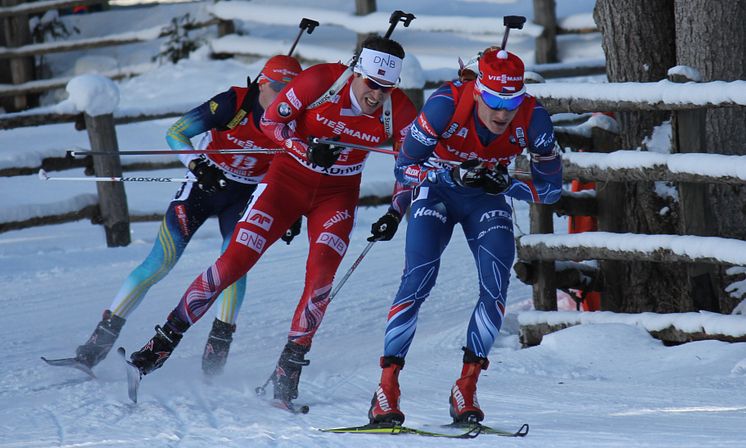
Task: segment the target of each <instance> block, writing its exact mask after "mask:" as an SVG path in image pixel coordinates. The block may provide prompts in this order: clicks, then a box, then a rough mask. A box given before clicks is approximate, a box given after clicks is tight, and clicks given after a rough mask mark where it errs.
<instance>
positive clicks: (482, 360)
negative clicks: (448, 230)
mask: <svg viewBox="0 0 746 448" xmlns="http://www.w3.org/2000/svg"><path fill="white" fill-rule="evenodd" d="M463 228H464V234H465V235H466V239H467V241H468V242H469V247H470V249H471V251H472V254H473V255H474V260H475V262H476V265H477V273H478V275H479V300H478V301H477V305H476V307H475V308H474V312H473V313H472V316H471V319H470V321H469V327H468V330H467V338H466V339H467V344H466V347H464V356H463V365H462V368H461V375H460V377H459V378H458V380H457V381H456V383H455V384H454V385H453V387H452V388H451V396H450V399H449V403H450V414H451V417H453V420H454V421H455V422H475V421H476V422H478V421H481V420H482V419H484V413H483V412H482V410H481V409H480V407H479V402H478V400H477V381H478V379H479V374H480V372H481V371H482V370H486V369H487V367H488V365H489V361H488V360H487V355H488V354H489V352H490V349H491V348H492V345H493V343H494V342H495V338H496V337H497V335H498V333H499V332H500V327H501V326H502V322H503V317H504V316H505V303H506V294H507V291H508V281H509V279H510V267H511V266H512V265H513V258H514V256H515V243H514V240H513V222H512V219H511V210H510V208H509V207H508V205H507V204H506V203H505V201H504V199H503V198H502V197H500V198H494V197H485V198H483V199H482V200H481V201H480V202H479V203H477V204H475V207H474V208H473V209H472V210H471V212H470V213H469V214H468V216H467V217H466V218H465V219H464V220H463Z"/></svg>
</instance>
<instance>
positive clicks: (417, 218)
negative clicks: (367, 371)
mask: <svg viewBox="0 0 746 448" xmlns="http://www.w3.org/2000/svg"><path fill="white" fill-rule="evenodd" d="M455 224H456V221H455V218H454V217H453V215H452V214H450V213H449V212H448V208H447V207H446V202H444V200H443V199H442V198H441V196H440V195H438V194H437V191H436V190H434V189H429V188H427V187H423V188H421V189H420V191H419V193H418V196H417V198H416V199H415V200H414V202H413V203H412V207H411V211H410V218H409V223H408V225H407V240H406V248H405V260H404V274H403V275H402V279H401V284H400V285H399V290H398V291H397V293H396V297H395V298H394V302H393V304H392V305H391V308H390V310H389V314H388V320H387V323H386V336H385V340H384V349H383V355H384V356H393V357H399V358H405V357H406V356H407V351H408V350H409V346H410V344H411V343H412V339H413V338H414V333H415V330H416V327H417V313H418V311H419V308H420V305H422V303H423V302H424V301H425V299H426V298H427V297H428V295H430V290H431V289H432V288H433V286H435V280H436V279H437V276H438V269H439V268H440V256H441V254H442V253H443V251H444V250H445V248H446V246H447V245H448V242H449V241H450V239H451V235H452V234H453V227H454V225H455Z"/></svg>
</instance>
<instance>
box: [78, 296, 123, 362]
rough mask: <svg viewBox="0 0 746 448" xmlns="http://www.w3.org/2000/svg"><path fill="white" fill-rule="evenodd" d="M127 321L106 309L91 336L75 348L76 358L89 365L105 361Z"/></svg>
mask: <svg viewBox="0 0 746 448" xmlns="http://www.w3.org/2000/svg"><path fill="white" fill-rule="evenodd" d="M125 322H126V320H125V319H123V318H121V317H119V316H115V315H114V314H112V313H111V311H109V310H106V311H104V315H103V317H102V318H101V322H99V323H98V325H96V329H95V330H93V334H91V337H89V338H88V340H87V341H86V342H85V344H83V345H79V346H78V348H77V349H76V350H75V359H76V360H78V361H79V362H80V363H81V364H84V365H86V366H88V367H93V366H95V365H96V364H98V363H99V362H101V361H103V360H104V358H106V355H108V354H109V350H111V347H112V346H113V345H114V342H115V341H116V340H117V338H118V337H119V332H120V331H122V327H123V326H124V323H125Z"/></svg>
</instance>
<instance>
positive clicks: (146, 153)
mask: <svg viewBox="0 0 746 448" xmlns="http://www.w3.org/2000/svg"><path fill="white" fill-rule="evenodd" d="M282 152H285V150H284V149H279V148H278V149H264V148H260V149H240V148H235V149H154V150H136V151H117V152H105V151H76V150H74V149H71V150H67V151H65V155H66V157H68V158H73V157H85V156H161V155H172V154H174V155H178V154H280V153H282Z"/></svg>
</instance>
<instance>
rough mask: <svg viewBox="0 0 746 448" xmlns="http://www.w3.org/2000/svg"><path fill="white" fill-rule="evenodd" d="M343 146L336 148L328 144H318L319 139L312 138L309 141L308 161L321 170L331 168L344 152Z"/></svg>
mask: <svg viewBox="0 0 746 448" xmlns="http://www.w3.org/2000/svg"><path fill="white" fill-rule="evenodd" d="M344 149H345V148H344V147H343V146H334V145H330V144H328V143H318V142H317V139H315V138H313V137H311V138H310V139H309V140H308V149H306V157H307V158H308V161H309V162H311V163H313V164H314V165H318V166H320V167H321V168H329V167H331V166H332V165H334V163H336V162H337V159H338V158H339V155H340V154H341V153H342V151H344Z"/></svg>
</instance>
